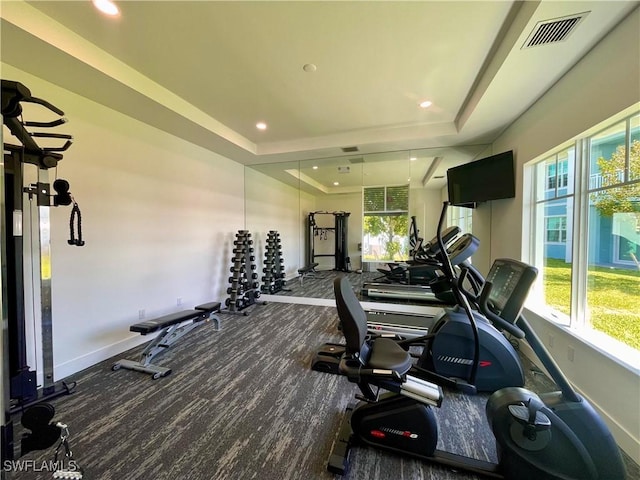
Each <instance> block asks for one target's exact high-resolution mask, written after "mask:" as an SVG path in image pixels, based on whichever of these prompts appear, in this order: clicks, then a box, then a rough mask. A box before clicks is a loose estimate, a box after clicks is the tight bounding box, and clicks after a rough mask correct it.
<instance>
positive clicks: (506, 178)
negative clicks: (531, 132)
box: [447, 150, 516, 207]
mask: <svg viewBox="0 0 640 480" xmlns="http://www.w3.org/2000/svg"><path fill="white" fill-rule="evenodd" d="M447 189H448V191H449V203H450V204H451V205H456V206H462V207H474V206H475V204H476V203H480V202H486V201H489V200H499V199H502V198H513V197H515V196H516V182H515V174H514V167H513V151H512V150H509V151H508V152H503V153H498V154H497V155H492V156H490V157H486V158H483V159H481V160H476V161H475V162H470V163H465V164H464V165H460V166H458V167H453V168H450V169H449V170H447Z"/></svg>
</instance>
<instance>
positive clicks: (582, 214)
mask: <svg viewBox="0 0 640 480" xmlns="http://www.w3.org/2000/svg"><path fill="white" fill-rule="evenodd" d="M588 151H589V142H588V140H584V139H581V140H578V141H577V142H576V148H575V152H576V153H575V155H576V158H575V165H574V168H575V174H574V195H573V218H572V221H573V235H572V239H571V250H572V260H571V263H572V274H571V323H570V326H571V327H572V328H575V329H580V330H581V329H583V328H584V327H585V326H586V318H587V273H588V265H589V252H588V247H589V240H588V237H589V233H588V232H589V196H588V195H589V193H588V191H589V185H588V177H589V176H588V175H587V174H586V173H588V172H585V169H588V168H589V154H588Z"/></svg>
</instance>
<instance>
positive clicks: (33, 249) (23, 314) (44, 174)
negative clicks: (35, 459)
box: [0, 80, 84, 461]
mask: <svg viewBox="0 0 640 480" xmlns="http://www.w3.org/2000/svg"><path fill="white" fill-rule="evenodd" d="M1 100H2V103H1V107H2V109H1V112H2V120H3V124H4V125H5V126H6V127H7V129H8V130H9V131H10V132H11V134H12V135H13V137H15V139H17V140H18V142H19V145H13V144H9V143H7V142H6V141H3V160H4V161H3V163H2V164H1V165H0V202H2V206H1V208H0V223H1V227H2V228H1V232H2V234H1V235H0V255H1V257H2V266H3V271H2V297H1V299H2V320H3V322H2V323H3V327H2V332H1V333H2V337H1V339H2V347H3V348H2V350H3V358H2V361H3V369H4V372H5V375H4V377H5V378H4V383H3V394H2V410H3V415H4V417H3V421H2V434H1V440H2V460H3V461H4V460H11V459H12V458H13V457H14V455H15V453H14V444H13V423H12V421H11V420H10V415H11V414H12V413H15V412H22V413H23V415H22V420H21V422H22V424H23V425H24V426H25V428H27V429H29V430H31V431H32V432H31V433H30V434H27V435H26V436H25V437H23V439H22V445H21V447H22V448H21V455H24V454H25V453H27V452H28V451H31V450H35V449H42V448H47V446H48V444H49V443H50V442H51V441H55V440H56V438H58V437H59V436H60V434H59V428H57V427H56V426H55V425H52V424H50V423H49V422H50V420H51V419H52V418H53V412H54V410H53V407H52V406H51V405H49V404H46V403H43V402H44V401H45V400H49V399H52V398H55V397H57V396H60V395H63V394H68V393H72V392H73V390H74V389H75V382H71V383H65V382H56V381H54V371H53V370H54V362H53V324H52V307H51V241H50V240H51V226H50V223H51V222H50V207H52V206H60V205H71V204H72V203H73V209H72V214H71V219H70V222H69V227H70V237H71V238H70V239H69V241H68V243H69V245H72V246H83V245H84V241H83V240H82V229H81V223H80V218H81V216H80V209H79V207H78V204H77V203H76V202H75V200H74V199H73V197H72V195H71V193H70V192H69V183H68V182H67V181H66V180H62V179H57V180H56V181H55V182H53V190H54V191H55V193H52V188H51V187H52V185H51V184H50V183H49V182H50V180H49V172H50V170H51V169H55V168H56V167H57V166H58V163H59V162H60V160H62V157H63V155H62V152H64V151H66V150H67V149H68V148H69V147H70V146H71V144H72V137H71V135H66V134H61V133H50V132H42V131H32V129H34V128H35V129H38V130H41V129H49V128H54V127H57V126H59V125H63V124H65V123H66V118H64V117H63V115H64V112H63V111H62V110H60V109H58V108H57V107H55V106H54V105H52V104H50V103H49V102H47V101H46V100H42V99H39V98H36V97H33V96H31V92H30V91H29V89H28V88H27V87H25V86H24V85H22V84H21V83H19V82H13V81H7V80H2V97H1ZM24 104H37V105H39V106H42V107H44V108H45V109H46V110H48V112H49V113H53V114H55V115H56V116H57V117H56V118H55V119H54V120H52V121H49V122H42V121H37V122H36V121H23V119H22V113H23V111H22V107H23V105H24ZM37 139H45V141H46V142H49V141H58V142H59V141H60V140H64V144H63V145H62V146H59V147H41V146H40V145H39V144H38V141H39V140H37ZM3 140H4V139H3ZM27 165H31V166H32V167H30V168H33V167H35V168H36V169H37V181H35V182H34V183H29V184H26V183H27V180H26V177H29V175H25V166H27ZM26 199H28V201H27V200H26ZM33 205H35V206H36V208H35V209H34V208H33ZM25 207H26V208H27V209H28V212H29V215H28V217H27V218H25V215H24V212H25ZM76 232H77V237H76ZM26 234H29V235H28V238H29V243H30V244H29V245H27V248H28V249H29V250H27V251H25V244H26V243H27V242H26V238H27V236H26ZM26 258H30V259H31V260H30V261H31V271H32V278H31V282H32V285H33V291H32V292H31V295H32V296H33V301H34V312H33V318H34V324H35V319H37V318H38V317H39V320H40V330H41V341H42V357H41V363H40V365H39V366H40V369H41V371H42V385H38V375H37V372H36V370H32V369H31V367H30V366H29V365H28V359H27V356H28V355H27V350H28V349H27V336H28V333H29V332H28V328H27V327H28V324H27V311H26V310H27V308H26V305H27V303H26V302H25V296H26V295H25V284H28V283H29V279H26V280H27V281H25V274H24V268H25V259H26ZM26 265H27V266H29V264H28V263H27V264H26ZM36 275H37V277H39V278H38V281H35V278H36ZM36 301H39V307H40V312H39V315H37V314H36V313H37V312H36V311H35V310H36V306H35V303H36ZM34 327H35V325H34ZM34 329H35V328H34ZM34 333H35V331H34ZM38 363H39V362H38V360H37V359H36V368H38ZM43 411H44V412H46V414H45V415H43V414H42V412H43ZM44 431H46V432H49V434H48V435H42V432H44Z"/></svg>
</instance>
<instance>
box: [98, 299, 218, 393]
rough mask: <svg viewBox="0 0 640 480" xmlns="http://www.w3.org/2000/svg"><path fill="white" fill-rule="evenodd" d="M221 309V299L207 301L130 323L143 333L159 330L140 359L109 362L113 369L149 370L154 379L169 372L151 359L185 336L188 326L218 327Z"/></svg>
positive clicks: (134, 329) (147, 333)
mask: <svg viewBox="0 0 640 480" xmlns="http://www.w3.org/2000/svg"><path fill="white" fill-rule="evenodd" d="M219 312H220V302H209V303H204V304H202V305H198V306H196V307H194V309H193V310H183V311H181V312H176V313H171V314H169V315H164V316H162V317H158V318H154V319H152V320H146V321H144V322H140V323H136V324H134V325H131V326H130V327H129V330H130V331H132V332H137V333H140V334H142V335H149V334H151V333H156V332H158V331H159V332H160V333H159V334H158V335H157V336H156V338H155V339H154V340H152V341H151V342H149V344H147V346H146V348H145V349H144V351H143V352H142V354H141V355H140V360H139V361H134V360H124V359H123V360H118V361H117V362H116V363H114V364H113V365H112V366H111V369H112V370H120V369H121V368H124V369H126V370H135V371H138V372H143V373H149V374H151V378H152V379H153V380H156V379H158V378H160V377H165V376H167V375H169V374H170V373H171V369H170V368H168V367H161V366H159V365H154V364H153V363H151V362H152V361H153V359H154V358H156V357H157V356H158V355H160V354H161V353H164V352H166V351H167V350H168V349H169V348H170V347H171V345H173V344H174V343H176V342H177V341H178V340H179V339H180V338H182V337H183V336H185V335H186V334H187V333H189V332H190V331H191V330H193V329H194V328H196V327H199V326H200V325H203V324H204V323H205V322H208V321H213V322H215V329H216V330H219V329H220V318H219V317H218V316H217V315H216V313H219Z"/></svg>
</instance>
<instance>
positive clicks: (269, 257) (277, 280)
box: [260, 230, 287, 293]
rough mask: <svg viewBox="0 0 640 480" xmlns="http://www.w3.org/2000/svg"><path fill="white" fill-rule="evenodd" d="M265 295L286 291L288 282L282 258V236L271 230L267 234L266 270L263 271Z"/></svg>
mask: <svg viewBox="0 0 640 480" xmlns="http://www.w3.org/2000/svg"><path fill="white" fill-rule="evenodd" d="M262 272H263V273H264V276H263V277H262V287H260V290H262V292H263V293H277V292H279V291H281V290H284V286H285V285H286V283H287V282H286V281H285V279H284V258H282V243H281V241H280V234H279V233H278V232H277V231H275V230H270V231H269V233H268V234H267V245H266V247H265V249H264V268H263V269H262Z"/></svg>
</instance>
